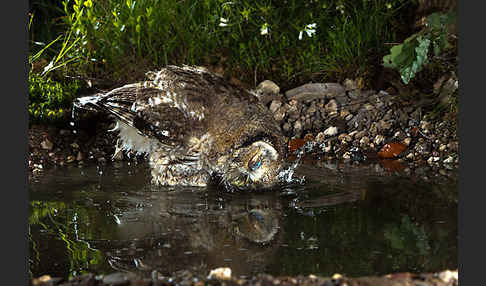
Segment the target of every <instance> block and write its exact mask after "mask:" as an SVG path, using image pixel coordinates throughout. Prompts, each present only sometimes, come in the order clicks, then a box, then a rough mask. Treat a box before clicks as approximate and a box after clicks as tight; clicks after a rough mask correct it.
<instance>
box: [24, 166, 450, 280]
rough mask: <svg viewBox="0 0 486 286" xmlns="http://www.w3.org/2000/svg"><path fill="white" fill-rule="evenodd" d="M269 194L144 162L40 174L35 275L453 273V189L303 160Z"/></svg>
mask: <svg viewBox="0 0 486 286" xmlns="http://www.w3.org/2000/svg"><path fill="white" fill-rule="evenodd" d="M296 174H297V176H305V184H298V183H294V184H291V185H288V186H285V187H280V188H277V189H276V190H271V191H268V192H265V193H226V192H223V191H221V190H220V189H218V188H216V187H209V188H167V187H156V186H153V185H151V184H150V183H148V182H149V181H150V174H149V172H148V166H147V165H146V164H138V165H135V164H128V163H115V164H109V165H107V166H104V167H99V166H85V167H82V168H79V167H63V168H55V169H51V170H47V171H46V172H45V173H44V174H42V175H39V176H37V177H35V178H33V179H32V181H31V183H30V187H29V196H30V214H29V249H30V257H29V268H30V272H31V275H32V276H33V277H38V276H40V275H43V274H50V275H51V276H61V277H66V276H73V275H78V274H81V273H84V272H87V271H89V272H95V273H99V274H101V273H111V272H114V271H132V272H137V273H140V274H143V275H150V273H151V272H152V271H153V270H157V271H158V272H159V273H161V274H162V275H171V274H174V273H175V272H177V271H181V270H186V269H187V270H190V271H191V272H193V273H196V274H200V275H207V274H208V272H209V270H210V269H214V268H216V267H222V266H228V267H231V268H232V270H233V275H236V276H250V275H254V274H257V273H262V272H265V273H269V274H272V275H298V274H303V275H308V274H311V273H312V274H316V275H322V276H331V275H332V274H334V273H341V274H344V275H348V276H364V275H381V274H386V273H392V272H402V271H410V272H431V271H439V270H444V269H448V268H449V269H452V268H457V205H458V204H457V181H456V180H454V179H450V178H445V177H441V176H437V177H436V176H429V179H428V180H424V179H421V178H416V177H413V176H407V175H400V174H393V173H388V172H384V171H383V170H382V169H380V168H377V165H374V164H370V165H361V166H351V165H349V164H341V165H337V164H332V163H324V162H319V161H311V162H307V163H306V162H304V163H303V165H301V166H299V168H298V169H297V171H296Z"/></svg>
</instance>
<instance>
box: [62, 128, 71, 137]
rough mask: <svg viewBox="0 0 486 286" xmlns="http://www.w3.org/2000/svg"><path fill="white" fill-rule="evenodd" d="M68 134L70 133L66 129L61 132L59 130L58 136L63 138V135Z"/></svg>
mask: <svg viewBox="0 0 486 286" xmlns="http://www.w3.org/2000/svg"><path fill="white" fill-rule="evenodd" d="M70 133H71V131H69V130H67V129H61V130H59V135H61V136H65V135H68V134H70Z"/></svg>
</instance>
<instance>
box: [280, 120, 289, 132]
mask: <svg viewBox="0 0 486 286" xmlns="http://www.w3.org/2000/svg"><path fill="white" fill-rule="evenodd" d="M290 128H291V126H290V123H288V122H285V123H284V125H283V126H282V130H283V131H284V132H287V133H288V132H289V131H290Z"/></svg>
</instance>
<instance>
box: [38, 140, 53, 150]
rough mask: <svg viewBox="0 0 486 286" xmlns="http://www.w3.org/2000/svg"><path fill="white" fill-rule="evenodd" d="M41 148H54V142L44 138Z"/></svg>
mask: <svg viewBox="0 0 486 286" xmlns="http://www.w3.org/2000/svg"><path fill="white" fill-rule="evenodd" d="M40 145H41V148H42V149H44V150H52V147H54V144H53V143H52V142H51V141H49V139H47V138H46V139H44V141H42V142H41V144H40Z"/></svg>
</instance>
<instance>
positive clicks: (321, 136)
mask: <svg viewBox="0 0 486 286" xmlns="http://www.w3.org/2000/svg"><path fill="white" fill-rule="evenodd" d="M325 139H326V135H324V132H319V133H317V136H316V140H315V141H316V142H317V143H322V142H324V140H325Z"/></svg>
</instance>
